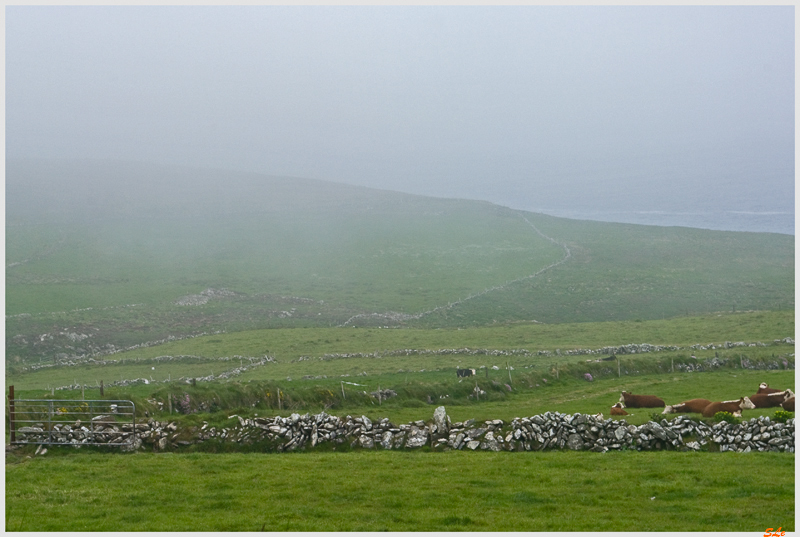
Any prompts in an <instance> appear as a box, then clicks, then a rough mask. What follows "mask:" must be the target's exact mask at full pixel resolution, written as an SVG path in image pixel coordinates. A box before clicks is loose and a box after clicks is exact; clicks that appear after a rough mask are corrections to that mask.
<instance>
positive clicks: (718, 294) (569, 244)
mask: <svg viewBox="0 0 800 537" xmlns="http://www.w3.org/2000/svg"><path fill="white" fill-rule="evenodd" d="M6 171H7V178H6V179H7V191H6V218H7V227H6V314H7V317H6V333H7V340H6V352H7V356H9V357H10V358H11V359H12V361H22V362H24V361H27V360H34V361H39V360H52V359H54V357H56V356H72V355H78V356H79V355H88V354H93V353H101V354H102V353H105V352H108V351H111V350H114V349H118V348H120V347H122V348H124V347H129V346H133V345H138V344H141V343H143V342H152V341H157V340H162V339H165V338H170V337H181V336H185V335H196V334H200V333H217V332H220V331H222V332H235V331H242V330H252V329H258V328H282V327H285V328H288V327H336V326H342V325H347V326H375V327H378V326H392V327H417V328H438V327H454V328H455V327H469V326H483V325H491V324H496V323H506V322H514V321H531V320H536V321H538V322H544V323H564V322H595V321H607V320H630V321H635V320H651V319H662V318H672V317H676V316H687V315H696V314H701V313H708V312H717V311H726V312H732V311H742V310H789V309H792V308H793V306H794V241H793V237H792V236H788V235H779V234H763V233H726V232H714V231H704V230H695V229H688V228H659V227H648V226H634V225H622V224H606V223H596V222H586V221H574V220H566V219H561V218H554V217H548V216H544V215H538V214H532V213H524V212H521V211H513V210H510V209H507V208H503V207H499V206H496V205H493V204H489V203H484V202H476V201H466V200H448V199H437V198H426V197H421V196H412V195H406V194H400V193H396V192H386V191H377V190H370V189H366V188H361V187H353V186H347V185H340V184H333V183H327V182H323V181H314V180H306V179H295V178H278V177H267V176H259V175H254V174H244V173H233V172H223V171H214V170H191V169H181V168H168V167H160V166H150V165H142V164H130V163H119V162H62V161H49V162H44V161H10V162H8V163H7V170H6Z"/></svg>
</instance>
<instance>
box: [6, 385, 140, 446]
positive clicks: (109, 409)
mask: <svg viewBox="0 0 800 537" xmlns="http://www.w3.org/2000/svg"><path fill="white" fill-rule="evenodd" d="M13 393H14V392H13V391H11V392H10V393H9V398H8V399H9V401H8V402H9V408H8V417H9V432H10V441H11V443H12V444H46V445H67V446H68V445H94V446H132V445H133V443H134V439H135V438H136V427H135V422H136V417H135V416H136V406H135V405H134V404H133V402H132V401H113V400H105V401H97V400H83V399H78V400H75V399H14V398H13V397H14V396H13Z"/></svg>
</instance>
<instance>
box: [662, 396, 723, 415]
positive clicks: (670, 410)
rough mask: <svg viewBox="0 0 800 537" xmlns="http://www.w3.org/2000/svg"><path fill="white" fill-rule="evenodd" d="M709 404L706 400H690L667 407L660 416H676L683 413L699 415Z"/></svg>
mask: <svg viewBox="0 0 800 537" xmlns="http://www.w3.org/2000/svg"><path fill="white" fill-rule="evenodd" d="M710 404H711V401H709V400H708V399H691V400H689V401H684V402H683V403H678V404H677V405H667V406H666V408H664V412H662V414H677V413H685V412H696V413H698V414H700V413H701V412H703V410H704V409H705V408H706V407H707V406H708V405H710Z"/></svg>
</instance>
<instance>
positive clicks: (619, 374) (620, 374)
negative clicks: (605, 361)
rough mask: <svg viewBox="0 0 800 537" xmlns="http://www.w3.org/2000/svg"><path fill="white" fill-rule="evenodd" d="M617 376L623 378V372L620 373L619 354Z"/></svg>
mask: <svg viewBox="0 0 800 537" xmlns="http://www.w3.org/2000/svg"><path fill="white" fill-rule="evenodd" d="M617 378H622V373H620V367H619V356H617Z"/></svg>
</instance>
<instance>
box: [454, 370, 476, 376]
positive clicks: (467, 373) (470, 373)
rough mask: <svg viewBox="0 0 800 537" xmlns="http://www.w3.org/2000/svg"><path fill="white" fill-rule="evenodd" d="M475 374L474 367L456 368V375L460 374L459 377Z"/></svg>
mask: <svg viewBox="0 0 800 537" xmlns="http://www.w3.org/2000/svg"><path fill="white" fill-rule="evenodd" d="M474 374H475V370H474V369H456V375H458V377H471V376H473V375H474Z"/></svg>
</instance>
